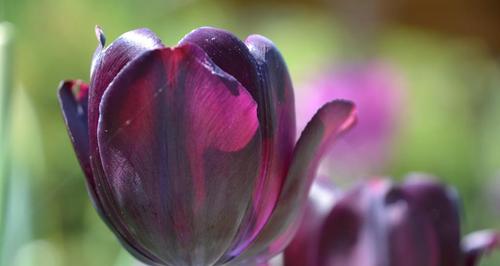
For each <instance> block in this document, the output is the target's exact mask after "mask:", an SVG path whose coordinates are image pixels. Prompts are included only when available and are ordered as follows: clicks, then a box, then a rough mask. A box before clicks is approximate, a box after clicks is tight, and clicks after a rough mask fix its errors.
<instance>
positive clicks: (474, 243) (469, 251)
mask: <svg viewBox="0 0 500 266" xmlns="http://www.w3.org/2000/svg"><path fill="white" fill-rule="evenodd" d="M498 248H500V233H499V232H495V231H491V230H484V231H479V232H474V233H471V234H469V235H467V236H466V237H465V238H464V239H463V240H462V249H463V252H464V258H465V264H464V266H476V265H479V260H480V259H481V257H482V256H483V255H484V254H488V253H490V252H492V251H493V250H495V249H498Z"/></svg>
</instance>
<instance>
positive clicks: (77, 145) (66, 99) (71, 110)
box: [57, 80, 92, 176]
mask: <svg viewBox="0 0 500 266" xmlns="http://www.w3.org/2000/svg"><path fill="white" fill-rule="evenodd" d="M88 89H89V87H88V85H87V84H86V83H84V82H83V81H80V80H67V81H63V82H61V84H60V85H59V89H58V92H57V93H58V98H59V105H60V106H61V111H62V114H63V117H64V122H65V123H66V129H67V130H68V134H69V137H70V139H71V143H72V144H73V148H74V150H75V153H76V156H77V158H78V161H79V162H80V166H81V167H82V169H83V171H84V173H85V175H86V176H92V169H91V168H90V158H89V155H90V154H89V129H88V122H87V121H88V120H87V106H88V98H89V95H88V92H89V90H88Z"/></svg>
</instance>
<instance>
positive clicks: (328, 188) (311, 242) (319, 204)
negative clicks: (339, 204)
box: [284, 180, 338, 266]
mask: <svg viewBox="0 0 500 266" xmlns="http://www.w3.org/2000/svg"><path fill="white" fill-rule="evenodd" d="M337 193H338V192H337V191H335V189H334V187H333V185H332V184H330V183H329V182H327V180H318V181H315V182H314V183H313V185H312V187H311V192H310V193H309V198H308V203H307V207H306V211H305V212H304V215H303V217H302V218H301V220H302V221H301V223H300V227H299V229H298V231H297V233H296V234H295V236H294V237H293V240H292V242H291V243H290V244H289V245H288V246H287V248H286V249H285V252H284V265H286V266H307V265H316V263H317V262H318V259H319V258H318V250H319V239H320V237H321V235H322V234H323V232H322V231H321V229H322V228H323V223H324V221H325V219H326V217H328V214H329V213H330V211H331V209H332V207H333V205H334V203H335V200H336V198H337Z"/></svg>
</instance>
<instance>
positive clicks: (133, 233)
mask: <svg viewBox="0 0 500 266" xmlns="http://www.w3.org/2000/svg"><path fill="white" fill-rule="evenodd" d="M96 33H97V37H98V40H99V46H98V48H97V50H96V52H95V54H94V58H93V60H92V66H91V81H90V84H89V85H87V84H85V83H84V82H83V81H65V82H63V83H61V87H60V89H59V100H60V103H61V108H62V112H63V115H64V119H65V122H66V124H67V128H68V132H69V135H70V137H71V140H72V143H73V145H74V148H75V152H76V154H77V157H78V159H79V161H80V164H81V166H82V168H83V170H84V172H85V174H86V177H87V186H88V190H89V194H90V197H91V199H92V201H93V203H94V206H95V208H96V209H97V210H98V212H99V214H100V216H101V218H102V219H103V220H104V221H105V222H106V223H107V225H108V226H109V227H110V228H111V230H113V232H114V233H115V235H116V236H117V237H118V239H119V240H120V242H121V243H122V244H123V246H124V247H125V248H127V249H128V250H129V251H130V253H132V254H133V255H135V256H136V257H137V258H138V259H140V260H141V261H143V262H145V263H148V264H155V265H156V264H159V265H214V264H224V263H227V262H230V261H233V260H235V258H236V257H238V259H240V260H242V261H243V260H244V261H249V260H253V259H254V258H257V257H258V255H259V254H261V252H262V251H263V250H265V249H266V248H267V246H268V245H269V243H271V242H272V241H273V240H274V239H276V238H277V237H279V236H280V235H281V234H283V232H284V231H285V230H287V229H288V228H289V225H290V224H292V221H294V219H295V218H296V217H297V215H298V214H299V212H300V211H301V210H302V206H303V205H304V204H305V200H306V198H307V193H308V190H309V187H310V185H311V183H312V178H313V177H314V175H315V171H316V168H317V165H318V163H319V159H320V157H321V155H322V154H323V153H324V152H325V151H326V149H327V147H328V145H329V144H330V143H331V142H332V141H333V140H334V139H336V137H337V136H338V135H339V134H341V133H343V132H344V131H345V130H347V129H348V128H350V127H351V125H352V124H353V123H354V121H355V118H354V107H353V105H352V104H351V103H350V102H346V101H333V102H330V103H327V104H325V105H324V106H323V107H322V108H321V109H320V110H319V111H318V112H317V114H316V115H315V116H314V117H313V118H312V119H311V121H310V122H309V124H308V125H307V127H306V128H305V129H304V131H303V133H302V135H301V137H300V138H299V140H298V142H297V144H295V115H294V109H295V107H294V97H293V89H292V85H291V81H290V78H289V75H288V71H287V69H286V65H285V63H284V61H283V59H282V57H281V55H280V53H279V52H278V50H277V49H276V48H275V46H274V45H273V44H272V43H271V42H270V41H269V40H267V39H265V38H264V37H262V36H258V35H252V36H250V37H248V38H247V39H246V40H245V42H242V41H240V40H239V39H238V38H236V37H235V36H234V35H232V34H231V33H229V32H226V31H223V30H219V29H214V28H200V29H197V30H194V31H193V32H191V33H189V34H188V35H186V36H185V37H184V38H183V39H182V40H181V41H180V43H179V45H178V46H176V47H173V48H168V47H164V46H163V44H162V43H161V41H160V40H159V39H158V37H156V35H155V34H154V33H152V32H151V31H149V30H147V29H138V30H134V31H130V32H127V33H125V34H123V35H122V36H120V37H119V38H118V39H117V40H115V41H114V42H112V43H111V44H110V45H109V46H108V47H104V44H105V38H104V35H103V33H102V30H101V29H100V28H96ZM285 244H286V243H283V245H282V247H281V249H283V248H284V247H285ZM277 252H279V250H278V251H277ZM269 255H270V256H272V255H274V254H269Z"/></svg>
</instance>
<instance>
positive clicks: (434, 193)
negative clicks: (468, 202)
mask: <svg viewBox="0 0 500 266" xmlns="http://www.w3.org/2000/svg"><path fill="white" fill-rule="evenodd" d="M402 189H403V190H404V193H405V194H406V195H408V196H409V197H410V198H411V200H412V202H413V204H414V205H415V207H416V208H419V209H420V210H421V212H422V213H423V214H424V215H425V216H427V217H429V218H430V219H431V223H432V224H433V228H434V231H435V232H434V234H435V235H436V237H437V239H438V241H439V243H438V250H439V251H438V255H439V257H440V263H439V265H441V266H455V265H460V262H461V261H462V253H461V249H460V215H459V210H458V205H459V204H458V194H457V192H456V191H455V190H453V189H452V188H449V187H447V186H444V185H442V184H439V183H437V182H435V181H432V180H431V179H430V178H429V176H426V175H423V174H413V175H411V176H410V177H409V178H408V181H407V182H406V183H405V184H404V185H403V186H402Z"/></svg>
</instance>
